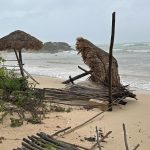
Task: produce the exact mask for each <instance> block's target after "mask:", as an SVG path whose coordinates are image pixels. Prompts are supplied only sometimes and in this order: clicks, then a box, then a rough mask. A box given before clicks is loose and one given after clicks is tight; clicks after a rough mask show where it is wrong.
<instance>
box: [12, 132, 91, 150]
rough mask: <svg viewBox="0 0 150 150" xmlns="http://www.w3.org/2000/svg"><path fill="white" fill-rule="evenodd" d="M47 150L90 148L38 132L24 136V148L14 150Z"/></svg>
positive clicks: (85, 149)
mask: <svg viewBox="0 0 150 150" xmlns="http://www.w3.org/2000/svg"><path fill="white" fill-rule="evenodd" d="M18 149H19V150H24V149H25V150H46V149H56V150H81V149H83V150H88V148H85V147H82V146H79V145H75V144H70V143H67V142H63V141H60V140H57V139H55V138H53V137H52V136H50V135H48V134H46V133H43V132H41V133H37V136H35V135H32V136H28V139H27V138H23V142H22V148H17V149H13V150H18Z"/></svg>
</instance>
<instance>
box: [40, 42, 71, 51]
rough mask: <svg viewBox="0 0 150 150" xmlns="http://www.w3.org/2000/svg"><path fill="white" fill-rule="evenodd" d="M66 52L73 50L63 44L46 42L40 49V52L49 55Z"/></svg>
mask: <svg viewBox="0 0 150 150" xmlns="http://www.w3.org/2000/svg"><path fill="white" fill-rule="evenodd" d="M68 50H73V48H71V46H70V45H69V44H67V43H65V42H46V43H44V45H43V48H42V51H44V52H50V53H58V52H61V51H68Z"/></svg>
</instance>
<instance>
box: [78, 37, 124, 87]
mask: <svg viewBox="0 0 150 150" xmlns="http://www.w3.org/2000/svg"><path fill="white" fill-rule="evenodd" d="M76 49H77V51H78V53H81V56H82V58H83V61H84V63H85V64H86V65H88V66H89V68H90V69H91V71H92V73H91V77H90V79H91V80H92V81H93V82H95V83H97V84H100V85H105V86H108V85H109V76H108V74H109V54H108V53H107V52H105V51H104V50H102V49H100V48H98V47H97V46H95V45H94V44H92V43H91V42H90V41H88V40H86V39H84V38H77V42H76ZM112 86H113V87H116V86H121V84H120V77H119V74H118V63H117V60H116V59H115V58H114V57H113V59H112Z"/></svg>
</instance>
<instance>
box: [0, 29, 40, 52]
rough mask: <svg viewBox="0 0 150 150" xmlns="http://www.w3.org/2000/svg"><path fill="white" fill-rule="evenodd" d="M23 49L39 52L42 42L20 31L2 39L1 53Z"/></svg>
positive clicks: (0, 44) (0, 42) (0, 40)
mask: <svg viewBox="0 0 150 150" xmlns="http://www.w3.org/2000/svg"><path fill="white" fill-rule="evenodd" d="M23 48H24V49H34V50H38V49H41V48H42V42H41V41H40V40H38V39H36V38H35V37H33V36H31V35H29V34H27V33H25V32H24V31H20V30H17V31H14V32H12V33H10V34H9V35H6V36H4V37H3V38H1V39H0V51H2V50H8V49H14V50H21V49H23Z"/></svg>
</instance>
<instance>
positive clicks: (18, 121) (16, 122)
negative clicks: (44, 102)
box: [10, 118, 23, 128]
mask: <svg viewBox="0 0 150 150" xmlns="http://www.w3.org/2000/svg"><path fill="white" fill-rule="evenodd" d="M10 120H11V124H10V126H11V127H13V128H15V127H20V126H21V125H23V121H22V120H21V119H15V118H10Z"/></svg>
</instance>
